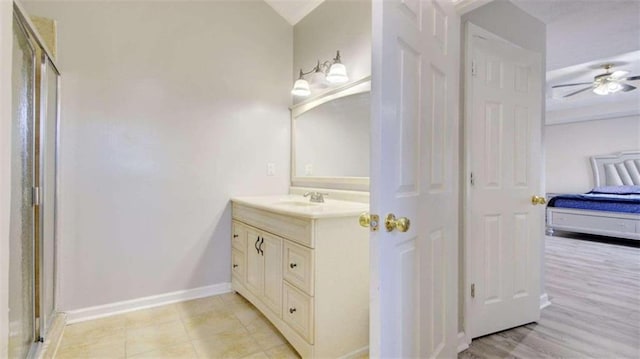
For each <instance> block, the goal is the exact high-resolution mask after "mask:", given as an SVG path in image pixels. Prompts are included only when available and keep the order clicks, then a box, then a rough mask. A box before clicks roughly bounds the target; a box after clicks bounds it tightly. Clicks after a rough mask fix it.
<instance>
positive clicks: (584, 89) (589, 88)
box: [562, 86, 592, 97]
mask: <svg viewBox="0 0 640 359" xmlns="http://www.w3.org/2000/svg"><path fill="white" fill-rule="evenodd" d="M591 89H592V87H591V86H589V87H585V88H583V89H582V90H578V91H575V92H572V93H570V94H568V95H564V96H562V97H569V96H573V95H577V94H579V93H580V92H585V91H587V90H591Z"/></svg>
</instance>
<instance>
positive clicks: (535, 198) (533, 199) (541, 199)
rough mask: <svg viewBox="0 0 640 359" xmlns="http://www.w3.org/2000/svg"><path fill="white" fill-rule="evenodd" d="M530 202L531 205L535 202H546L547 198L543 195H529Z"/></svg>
mask: <svg viewBox="0 0 640 359" xmlns="http://www.w3.org/2000/svg"><path fill="white" fill-rule="evenodd" d="M531 204H532V205H534V206H535V205H536V204H547V200H546V199H544V197H542V196H535V195H534V196H531Z"/></svg>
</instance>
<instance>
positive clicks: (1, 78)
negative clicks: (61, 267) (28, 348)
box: [0, 0, 13, 358]
mask: <svg viewBox="0 0 640 359" xmlns="http://www.w3.org/2000/svg"><path fill="white" fill-rule="evenodd" d="M12 13H13V11H12V3H11V1H6V0H0V84H3V85H2V86H0V169H1V170H0V357H2V358H6V357H7V356H8V355H9V348H8V342H7V340H8V338H9V316H8V314H9V213H10V209H11V208H10V207H11V205H10V204H11V201H10V200H9V199H10V194H11V86H5V84H10V83H11V53H12V50H11V49H12V48H13V43H12V41H13V36H12V32H13V30H12V25H11V24H12V20H11V19H12Z"/></svg>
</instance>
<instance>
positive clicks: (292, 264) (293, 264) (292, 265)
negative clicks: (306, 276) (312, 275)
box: [289, 263, 298, 269]
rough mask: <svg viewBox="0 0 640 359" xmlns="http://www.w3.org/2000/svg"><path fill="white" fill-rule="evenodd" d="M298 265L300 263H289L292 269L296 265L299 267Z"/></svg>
mask: <svg viewBox="0 0 640 359" xmlns="http://www.w3.org/2000/svg"><path fill="white" fill-rule="evenodd" d="M297 266H298V265H297V264H296V263H289V267H290V268H291V269H293V268H295V267H297Z"/></svg>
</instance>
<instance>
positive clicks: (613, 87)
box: [551, 64, 640, 97]
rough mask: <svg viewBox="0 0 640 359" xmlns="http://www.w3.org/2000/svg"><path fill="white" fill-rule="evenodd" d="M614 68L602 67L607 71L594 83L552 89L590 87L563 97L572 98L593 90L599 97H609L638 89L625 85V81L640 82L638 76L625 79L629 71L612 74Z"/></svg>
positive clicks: (611, 65) (607, 65)
mask: <svg viewBox="0 0 640 359" xmlns="http://www.w3.org/2000/svg"><path fill="white" fill-rule="evenodd" d="M612 67H613V64H604V65H602V68H603V69H604V70H605V72H604V73H603V74H600V75H597V76H595V77H594V78H593V81H592V82H579V83H575V84H562V85H555V86H551V88H552V89H554V88H558V87H569V86H579V85H590V86H587V87H585V88H583V89H580V90H578V91H574V92H572V93H570V94H567V95H564V96H562V97H570V96H573V95H577V94H579V93H581V92H585V91H587V90H593V92H594V93H595V94H597V95H609V94H612V93H616V92H619V91H622V92H628V91H633V90H635V89H636V87H635V86H632V85H629V84H628V83H625V81H635V80H640V76H638V75H636V76H630V77H625V76H627V74H628V73H629V71H614V72H611V68H612Z"/></svg>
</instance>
